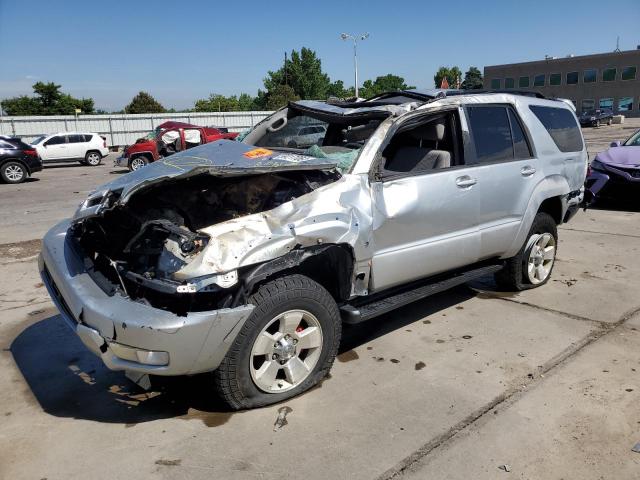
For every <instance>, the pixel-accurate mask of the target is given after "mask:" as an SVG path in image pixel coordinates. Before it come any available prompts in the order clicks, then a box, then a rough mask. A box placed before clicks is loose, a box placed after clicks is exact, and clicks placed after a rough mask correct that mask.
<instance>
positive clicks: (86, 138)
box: [84, 133, 93, 142]
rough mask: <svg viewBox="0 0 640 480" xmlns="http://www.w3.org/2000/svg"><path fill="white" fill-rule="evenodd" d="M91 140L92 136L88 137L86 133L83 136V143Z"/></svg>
mask: <svg viewBox="0 0 640 480" xmlns="http://www.w3.org/2000/svg"><path fill="white" fill-rule="evenodd" d="M92 138H93V135H89V134H88V133H85V134H84V141H85V142H90V141H91V139H92Z"/></svg>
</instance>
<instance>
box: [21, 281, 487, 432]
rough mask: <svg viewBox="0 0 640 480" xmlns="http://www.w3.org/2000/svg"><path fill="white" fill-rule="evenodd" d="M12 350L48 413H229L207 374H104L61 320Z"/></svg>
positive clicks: (369, 335) (37, 326) (416, 315)
mask: <svg viewBox="0 0 640 480" xmlns="http://www.w3.org/2000/svg"><path fill="white" fill-rule="evenodd" d="M473 296H474V293H473V292H472V291H471V290H470V289H469V288H467V287H465V286H461V287H457V288H455V289H452V290H450V291H448V292H443V293H440V294H437V295H434V296H432V297H429V298H426V299H424V300H422V301H419V302H416V303H413V304H411V305H408V306H406V307H403V308H400V309H398V310H395V311H394V312H391V313H389V314H386V315H382V316H380V317H378V318H375V319H372V320H369V321H368V322H365V323H362V324H359V325H352V326H345V328H344V331H343V339H342V343H341V346H340V353H343V352H346V351H349V350H352V349H354V348H356V347H358V346H360V345H362V344H364V343H366V342H369V341H371V340H373V339H375V338H378V337H381V336H383V335H386V334H387V333H390V332H392V331H394V330H398V329H400V328H404V327H406V326H407V325H410V324H412V323H414V322H417V321H420V320H423V319H424V318H425V317H428V316H430V315H434V314H436V313H437V312H439V311H441V310H444V309H446V308H449V307H452V306H454V305H457V304H459V303H461V302H464V301H465V300H468V299H469V298H472V297H473ZM10 350H11V353H12V354H13V358H14V360H15V362H16V365H17V366H18V368H19V370H20V372H21V373H22V375H23V377H24V379H25V380H26V382H27V384H28V386H29V388H30V389H31V392H32V393H33V395H34V397H35V398H36V400H37V402H38V403H39V405H40V406H41V408H42V409H43V410H44V411H45V412H47V413H49V414H50V415H54V416H57V417H68V418H77V419H84V420H93V421H97V422H103V423H122V424H126V425H127V426H133V425H135V424H138V423H144V422H149V421H154V420H158V419H164V418H182V419H194V418H195V419H200V420H202V421H203V422H204V423H205V424H206V425H208V426H218V425H220V424H223V423H226V421H227V420H228V419H229V418H230V416H231V415H233V414H234V412H231V411H229V409H228V408H227V407H226V406H225V405H224V403H223V402H222V401H221V400H220V399H219V398H218V397H217V396H216V394H215V391H214V389H213V382H212V379H211V374H201V375H195V376H192V377H175V378H163V377H155V378H154V383H153V387H152V389H151V391H148V392H147V391H144V390H142V389H141V388H139V387H138V386H137V385H135V384H134V383H133V382H131V381H130V380H129V379H127V378H126V377H125V375H124V372H113V371H111V370H109V369H107V368H106V367H105V366H104V365H103V364H102V361H101V360H100V359H99V358H98V357H96V356H95V355H93V354H92V353H91V352H89V351H88V350H87V349H86V347H85V346H84V345H83V344H82V343H81V342H80V340H79V339H78V338H77V337H76V336H75V335H74V334H73V333H71V332H70V331H69V328H68V327H67V326H66V325H65V323H64V320H62V318H61V317H60V316H59V315H54V316H50V317H48V318H45V319H43V320H41V321H39V322H36V323H34V324H32V325H31V326H29V327H27V328H25V329H24V330H23V331H22V332H21V333H19V334H18V335H17V336H16V338H15V339H14V340H13V342H12V343H11V348H10Z"/></svg>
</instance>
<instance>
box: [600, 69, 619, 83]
mask: <svg viewBox="0 0 640 480" xmlns="http://www.w3.org/2000/svg"><path fill="white" fill-rule="evenodd" d="M615 79H616V69H615V68H606V69H604V70H603V71H602V81H603V82H613V81H614V80H615Z"/></svg>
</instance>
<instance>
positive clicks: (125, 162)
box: [114, 122, 238, 171]
mask: <svg viewBox="0 0 640 480" xmlns="http://www.w3.org/2000/svg"><path fill="white" fill-rule="evenodd" d="M237 136H238V134H237V133H230V132H228V131H227V130H226V129H222V128H213V127H199V126H198V125H191V124H189V123H183V122H164V123H163V124H161V125H158V126H157V127H156V129H155V130H154V131H153V132H150V133H149V134H148V135H147V136H146V137H143V138H139V139H138V140H136V143H134V144H133V145H130V146H128V147H125V148H124V151H123V153H122V156H121V157H118V158H116V160H115V162H114V165H115V166H117V167H124V166H127V167H128V168H129V170H131V171H134V170H138V169H139V168H142V167H144V166H145V165H147V164H149V163H151V162H155V161H156V160H158V159H159V158H162V157H168V156H169V155H172V154H174V153H176V152H180V151H182V150H186V149H188V148H193V147H197V146H198V145H202V144H205V143H209V142H214V141H216V140H222V139H228V140H233V139H235V138H236V137H237Z"/></svg>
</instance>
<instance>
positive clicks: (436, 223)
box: [371, 112, 480, 291]
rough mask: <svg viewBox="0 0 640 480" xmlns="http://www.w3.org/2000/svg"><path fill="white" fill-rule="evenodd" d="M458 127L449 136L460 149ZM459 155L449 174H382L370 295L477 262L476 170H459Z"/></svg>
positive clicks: (376, 185) (375, 190) (375, 187)
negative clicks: (371, 292)
mask: <svg viewBox="0 0 640 480" xmlns="http://www.w3.org/2000/svg"><path fill="white" fill-rule="evenodd" d="M455 115H456V117H457V116H458V113H457V112H456V113H455ZM428 118H429V117H426V120H427V121H428ZM456 124H457V128H456V127H454V128H452V130H455V132H452V133H451V134H450V135H451V138H452V141H453V142H454V143H457V144H458V145H462V142H461V141H460V138H461V137H460V135H461V133H462V130H461V128H462V127H461V126H460V122H459V121H457V122H456ZM391 135H393V133H392V134H391ZM467 136H468V135H465V137H467ZM457 150H458V151H457V155H455V156H454V160H453V161H452V164H451V166H450V167H448V168H438V169H432V170H426V171H413V172H412V171H410V172H406V173H402V174H399V175H398V174H390V173H389V172H386V173H385V172H384V171H383V173H382V178H381V179H380V181H375V182H373V183H372V184H371V194H372V203H373V205H372V206H373V217H374V218H373V225H374V226H373V249H374V254H373V259H372V270H371V283H372V290H373V291H380V290H383V289H385V288H389V287H393V286H395V285H399V284H402V283H406V282H409V281H412V280H417V279H420V278H424V277H428V276H431V275H435V274H438V273H441V272H444V271H447V270H451V269H454V268H458V267H462V266H465V265H469V264H472V263H475V262H477V261H478V257H479V246H480V240H479V234H478V213H479V206H478V205H479V198H478V194H477V188H476V185H475V181H476V179H475V176H474V172H473V170H474V168H473V167H471V168H469V167H466V166H465V165H464V164H463V162H464V160H463V158H462V157H463V154H462V148H459V149H457Z"/></svg>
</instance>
